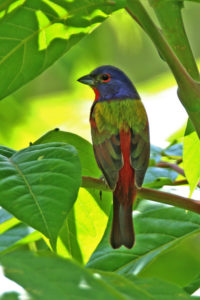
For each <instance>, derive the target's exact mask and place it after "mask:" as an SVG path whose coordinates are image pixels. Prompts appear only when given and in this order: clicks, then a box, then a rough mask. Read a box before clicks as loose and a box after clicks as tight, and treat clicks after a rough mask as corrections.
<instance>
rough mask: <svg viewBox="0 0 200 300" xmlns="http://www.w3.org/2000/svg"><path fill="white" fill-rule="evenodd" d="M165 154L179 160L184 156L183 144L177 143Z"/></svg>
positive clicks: (166, 150) (168, 148)
mask: <svg viewBox="0 0 200 300" xmlns="http://www.w3.org/2000/svg"><path fill="white" fill-rule="evenodd" d="M164 154H165V155H167V156H170V157H172V158H179V157H182V156H183V144H182V143H177V144H174V145H172V146H169V147H167V148H166V149H165V150H164Z"/></svg>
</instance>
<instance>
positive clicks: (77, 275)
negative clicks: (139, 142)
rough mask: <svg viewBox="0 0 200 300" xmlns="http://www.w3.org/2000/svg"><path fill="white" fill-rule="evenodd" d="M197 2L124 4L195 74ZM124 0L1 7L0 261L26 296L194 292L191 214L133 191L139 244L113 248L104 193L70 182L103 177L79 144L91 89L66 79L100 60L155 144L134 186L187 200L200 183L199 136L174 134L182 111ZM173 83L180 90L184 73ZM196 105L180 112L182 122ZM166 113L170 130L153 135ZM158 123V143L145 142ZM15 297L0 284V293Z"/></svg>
mask: <svg viewBox="0 0 200 300" xmlns="http://www.w3.org/2000/svg"><path fill="white" fill-rule="evenodd" d="M198 2H199V1H196V2H192V1H178V0H177V1H176V0H171V1H164V0H163V1H162V0H161V1H154V0H151V1H146V0H143V1H140V2H139V0H136V1H134V0H133V1H130V0H129V1H128V5H129V8H130V9H131V5H133V6H134V5H135V7H134V11H135V12H136V13H137V14H138V15H137V18H138V20H140V18H141V20H142V22H143V21H144V24H143V28H144V29H145V24H146V23H145V22H146V20H147V19H148V18H146V17H144V15H142V13H141V12H143V10H141V8H140V6H138V7H137V4H138V3H139V4H140V3H142V5H143V6H144V7H145V9H146V11H147V12H148V14H149V15H150V17H151V18H152V20H153V21H154V22H155V24H156V25H157V26H159V27H162V30H163V35H164V36H165V37H166V38H167V41H168V43H169V45H171V47H172V49H173V50H174V52H175V53H176V55H177V56H178V57H179V59H180V61H181V62H182V64H183V66H185V69H186V70H187V72H188V74H190V75H191V77H192V78H194V79H195V80H199V73H198V69H197V67H196V64H195V60H196V61H197V62H198V60H199V55H200V41H199V34H198V30H197V28H198V27H199V13H200V4H199V3H198ZM126 5H127V3H126V1H124V0H115V1H109V0H108V1H107V0H101V1H99V0H76V1H66V0H56V1H55V0H54V1H50V0H34V1H30V0H18V1H3V0H2V1H0V41H1V47H0V66H1V68H0V82H1V85H0V98H1V99H3V98H4V99H3V100H2V101H1V102H0V125H1V131H0V144H1V145H3V146H1V147H0V179H1V180H0V205H1V206H2V208H1V209H0V254H1V255H0V262H1V264H2V266H3V268H4V273H5V276H6V277H8V278H10V279H11V280H13V281H15V282H16V283H18V284H19V285H20V286H21V287H23V288H24V289H25V290H26V292H27V293H28V296H27V297H28V299H37V300H38V299H55V298H59V299H66V297H68V298H69V299H70V298H71V299H72V298H84V297H87V298H89V299H93V298H94V297H95V298H96V299H102V298H103V297H109V299H159V300H160V299H198V297H195V296H191V295H192V294H193V293H194V292H195V291H196V290H197V289H198V288H199V287H200V272H199V270H200V259H199V247H200V245H199V238H200V217H199V215H198V214H196V213H194V212H191V211H187V210H183V209H181V208H177V207H172V206H169V205H166V204H161V203H155V202H153V201H150V200H149V199H148V198H146V199H142V200H141V199H138V201H137V202H136V204H135V206H134V214H133V218H134V225H135V229H136V246H135V247H134V248H133V249H131V250H127V249H125V248H123V247H122V248H120V249H118V250H113V249H112V248H111V247H110V245H109V232H110V225H111V219H112V214H110V208H111V205H112V204H111V199H112V195H111V193H110V192H109V191H103V194H102V196H101V195H100V192H99V189H96V188H94V186H86V185H85V183H84V181H82V184H81V176H84V178H85V177H88V176H90V177H94V178H99V177H100V176H101V173H100V171H99V169H98V167H97V165H96V162H95V159H94V155H93V150H92V146H91V144H90V131H89V124H88V115H89V108H90V105H91V99H92V98H93V94H92V92H91V91H89V90H88V88H87V87H83V86H79V84H78V83H77V82H76V79H77V78H79V77H80V76H82V75H84V74H87V73H88V72H90V71H91V70H92V69H94V68H95V67H97V66H99V65H102V64H113V65H116V66H118V67H120V68H121V69H123V70H125V71H126V73H127V74H128V75H129V76H130V78H132V80H133V81H134V83H135V85H136V86H137V88H138V91H139V92H140V94H141V93H142V96H143V98H144V100H145V105H146V107H147V111H148V113H149V115H150V126H151V128H152V129H151V130H152V138H153V141H154V140H155V141H156V142H157V145H156V146H153V145H152V148H151V160H150V166H149V168H148V172H147V174H146V177H145V182H144V187H146V188H153V189H155V190H157V191H169V192H171V193H180V194H182V193H183V194H184V195H185V196H188V194H189V188H188V182H189V185H190V191H191V194H192V192H193V191H194V189H195V187H196V186H197V183H198V181H199V179H200V173H199V170H200V161H199V156H200V142H199V138H198V134H197V133H196V131H194V127H193V126H192V123H191V122H190V123H188V125H187V130H186V133H185V137H184V128H185V127H186V117H185V116H186V114H184V118H182V117H181V119H179V118H178V116H179V109H180V110H181V109H182V107H181V105H180V106H178V105H177V104H176V103H178V99H177V98H176V89H174V88H173V86H174V85H175V84H176V82H175V80H174V78H173V76H172V73H171V72H170V70H169V67H168V65H170V64H169V62H168V61H167V59H166V58H165V57H164V56H163V55H164V54H165V53H164V54H163V53H162V51H161V49H160V48H159V47H160V45H162V43H158V44H157V46H156V47H155V46H154V45H153V44H152V41H151V40H150V39H149V37H148V35H147V34H146V33H145V32H144V30H142V29H141V27H140V26H139V25H138V24H137V23H136V22H135V21H133V20H132V18H131V16H130V15H129V14H128V12H127V11H126V10H124V9H121V8H123V7H125V6H126ZM166 5H167V6H166ZM166 8H167V9H166ZM180 11H181V12H182V15H183V20H184V24H185V27H186V32H187V35H186V34H185V30H184V28H183V26H182V25H183V23H182V19H181V14H180ZM111 13H112V15H110V14H111ZM109 15H110V16H109ZM108 16H109V18H107V17H108ZM141 20H140V22H141ZM167 20H168V21H167ZM174 20H176V22H174ZM103 21H104V22H103ZM101 22H103V23H102V24H101V26H99V25H100V23H101ZM98 26H99V27H98ZM96 27H97V28H96ZM148 28H150V27H148ZM94 29H95V30H94ZM175 29H176V30H175ZM93 30H94V31H93ZM145 30H146V29H145ZM146 31H148V30H146ZM147 33H148V32H147ZM148 34H149V33H148ZM149 36H150V38H151V39H152V37H151V34H149ZM156 36H158V35H157V33H155V34H154V35H153V37H156ZM83 37H84V38H83ZM82 38H83V39H82ZM187 38H188V39H189V41H190V44H191V45H192V50H193V53H194V57H195V59H194V57H193V54H192V52H191V49H190V46H189V43H188V41H187ZM152 40H153V39H152ZM153 42H154V43H155V41H154V40H153ZM72 46H73V47H72ZM65 52H67V54H66V55H64V56H63V54H64V53H65ZM169 53H170V52H169ZM167 57H168V56H167ZM164 59H165V60H166V61H167V62H168V64H167V63H166V61H164ZM55 61H56V63H55V64H54V65H53V66H52V67H51V68H49V69H48V70H47V71H45V72H44V73H42V72H43V71H44V70H46V69H47V68H48V67H49V66H50V65H52V63H54V62H55ZM172 65H173V63H172ZM174 66H175V67H177V64H176V62H174ZM176 70H179V69H178V67H177V69H176ZM176 70H175V77H176ZM172 72H173V74H174V71H173V70H172ZM40 73H42V74H41V75H40ZM183 74H184V72H183ZM39 75H40V76H39ZM34 78H35V79H34ZM32 79H34V80H33V81H31V80H32ZM186 79H187V78H186ZM186 79H184V80H186ZM176 80H177V78H176ZM187 82H188V81H187ZM25 84H26V85H25ZM178 84H179V94H180V95H181V92H180V90H181V89H180V88H181V87H182V85H181V84H182V81H178ZM21 87H22V88H21ZM193 87H195V86H193ZM18 88H21V89H18ZM164 90H165V93H161V91H164ZM194 90H195V91H197V92H196V94H197V96H195V97H197V98H198V89H195V88H192V87H191V86H189V87H187V93H188V94H187V95H191V97H193V91H194ZM157 93H161V94H158V97H159V101H157V102H154V97H155V98H156V97H157V96H156V95H157ZM164 95H167V96H166V97H168V98H167V102H166V100H165V96H164ZM170 97H171V99H170ZM193 98H194V97H193ZM199 98H200V97H199ZM195 99H196V98H195ZM171 100H172V101H171ZM184 101H185V100H184V99H183V104H185V102H184ZM166 103H167V104H166ZM185 108H186V107H185ZM186 110H188V107H187V108H186ZM189 110H190V108H189ZM198 110H199V108H197V109H196V108H195V109H193V110H192V114H191V115H190V113H189V115H190V116H191V118H192V119H193V117H194V120H195V118H196V117H195V116H196V115H195V116H194V114H193V113H198ZM165 115H167V118H166V122H165V123H164V121H163V120H164V119H165ZM173 115H175V118H173ZM176 116H177V117H176ZM155 120H157V123H154V121H155ZM172 121H173V126H172V128H173V131H174V132H175V133H174V134H173V135H171V137H170V138H169V139H168V143H164V140H165V138H166V137H167V135H169V134H171V133H172V130H171V131H170V125H171V124H170V123H171V122H172ZM183 121H185V124H183ZM154 124H155V125H154ZM56 127H59V128H60V129H62V131H57V130H53V129H54V128H56ZM178 129H180V130H179V131H177V130H178ZM155 130H156V131H157V134H158V135H159V132H161V134H160V135H161V136H162V133H163V137H162V139H160V140H156V139H155V138H154V134H155ZM46 131H49V132H48V133H47V134H45V132H46ZM176 131H177V132H176ZM197 132H198V130H197ZM40 136H42V137H40ZM30 142H31V143H33V144H31V145H30V146H29V143H30ZM183 143H184V147H183ZM13 149H15V150H13ZM191 150H192V151H191ZM182 159H183V160H182ZM163 163H164V164H165V168H164V167H163ZM166 164H168V168H166ZM172 165H176V166H178V167H179V168H181V169H182V170H183V168H184V172H185V173H183V172H180V170H179V169H177V168H176V169H174V168H172ZM169 166H170V168H169ZM185 176H186V177H185ZM182 184H184V185H183V186H182ZM180 185H181V186H180ZM80 186H81V187H80ZM79 187H80V188H79ZM197 189H198V188H197ZM196 192H197V191H196ZM77 194H78V197H77ZM196 195H198V194H196ZM188 201H189V200H188ZM52 270H53V271H52ZM35 274H37V276H35ZM0 292H1V289H0ZM20 297H21V296H20V295H19V294H17V293H12V292H10V293H7V294H6V293H4V294H3V292H2V295H1V296H0V299H8V300H9V299H20Z"/></svg>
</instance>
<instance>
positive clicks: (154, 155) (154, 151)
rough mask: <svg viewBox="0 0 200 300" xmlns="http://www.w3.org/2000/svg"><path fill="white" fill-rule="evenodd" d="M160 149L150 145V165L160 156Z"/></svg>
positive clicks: (157, 160) (156, 161)
mask: <svg viewBox="0 0 200 300" xmlns="http://www.w3.org/2000/svg"><path fill="white" fill-rule="evenodd" d="M161 153H162V149H161V148H160V147H157V146H154V145H151V151H150V166H152V165H155V164H157V163H158V162H159V161H160V160H161V157H162V154H161Z"/></svg>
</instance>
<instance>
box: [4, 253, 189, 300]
mask: <svg viewBox="0 0 200 300" xmlns="http://www.w3.org/2000/svg"><path fill="white" fill-rule="evenodd" d="M0 260H1V262H2V265H3V267H4V270H5V274H6V276H7V277H8V278H10V279H11V280H14V281H15V282H17V283H18V284H20V285H21V286H23V287H24V288H25V289H26V290H27V292H28V293H29V294H30V295H31V297H32V299H33V300H34V299H37V300H40V299H41V300H47V299H48V300H55V299H59V300H65V299H66V298H67V299H69V300H70V299H97V300H102V299H111V300H116V299H120V300H126V299H127V300H128V299H133V300H160V299H162V300H164V299H169V296H173V299H177V300H178V299H180V300H181V299H182V300H187V299H188V300H189V299H192V298H190V296H188V295H187V294H186V293H185V292H184V291H183V290H181V289H180V288H179V287H176V286H174V285H171V284H169V283H165V282H162V281H159V286H158V284H157V281H156V280H152V279H151V280H141V279H139V280H138V279H136V278H135V277H132V278H130V279H126V278H124V277H122V276H119V275H115V274H106V273H102V274H98V273H97V274H96V273H92V272H90V271H89V270H86V269H83V268H82V267H80V266H79V265H77V264H74V263H73V262H72V261H69V260H63V259H61V258H58V257H55V256H42V257H40V256H36V255H33V254H32V253H28V252H16V253H12V254H9V255H5V256H3V257H1V258H0ZM134 281H135V282H134ZM164 296H168V298H166V297H164ZM159 297H160V298H159Z"/></svg>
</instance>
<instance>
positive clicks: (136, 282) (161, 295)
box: [100, 272, 192, 300]
mask: <svg viewBox="0 0 200 300" xmlns="http://www.w3.org/2000/svg"><path fill="white" fill-rule="evenodd" d="M100 275H101V276H102V279H103V280H104V281H105V282H107V283H109V284H110V285H111V286H112V287H114V288H116V289H117V290H118V291H119V292H121V293H122V294H123V295H124V296H126V298H127V299H137V300H138V299H154V300H169V299H173V300H175V299H177V300H178V299H185V300H187V299H188V300H189V299H192V298H191V297H190V296H188V294H186V292H185V291H184V290H183V289H181V288H180V287H178V286H176V285H174V284H171V283H169V282H165V281H162V280H160V279H157V278H155V279H154V278H147V279H146V278H138V277H136V276H133V275H128V276H120V275H118V274H116V273H111V272H110V273H107V272H100Z"/></svg>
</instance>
